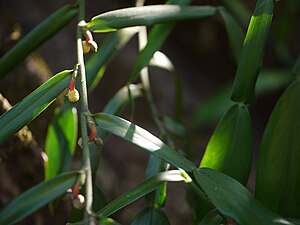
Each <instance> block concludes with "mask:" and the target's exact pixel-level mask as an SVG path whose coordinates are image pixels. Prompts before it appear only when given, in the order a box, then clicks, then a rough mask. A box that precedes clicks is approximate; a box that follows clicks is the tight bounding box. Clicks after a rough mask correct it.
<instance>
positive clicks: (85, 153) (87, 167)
mask: <svg viewBox="0 0 300 225" xmlns="http://www.w3.org/2000/svg"><path fill="white" fill-rule="evenodd" d="M84 19H85V0H79V15H78V21H79V22H80V21H82V20H84ZM76 38H77V61H78V65H79V72H80V83H81V85H80V87H81V89H80V95H81V97H80V103H81V114H80V119H81V135H82V157H83V165H82V167H83V169H84V171H85V172H86V178H85V179H86V180H85V214H84V224H89V218H90V215H91V214H92V203H93V188H92V186H93V184H92V172H91V162H90V151H89V145H88V125H87V115H88V114H89V107H88V97H87V96H88V93H87V85H86V74H85V64H84V57H83V48H82V28H81V27H79V26H77V34H76Z"/></svg>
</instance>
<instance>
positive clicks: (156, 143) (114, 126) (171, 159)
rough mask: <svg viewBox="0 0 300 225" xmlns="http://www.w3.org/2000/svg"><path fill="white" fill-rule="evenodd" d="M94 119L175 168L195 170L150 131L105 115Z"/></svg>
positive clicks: (97, 123) (98, 115)
mask: <svg viewBox="0 0 300 225" xmlns="http://www.w3.org/2000/svg"><path fill="white" fill-rule="evenodd" d="M94 119H95V122H96V125H97V126H99V127H100V128H102V129H104V130H106V131H108V132H110V133H113V134H114V135H116V136H119V137H121V138H123V139H125V140H127V141H129V142H131V143H133V144H135V145H138V146H140V147H141V148H143V149H145V150H147V151H149V152H151V153H152V154H154V155H156V156H157V157H159V158H161V159H163V160H165V161H166V162H168V163H170V164H172V165H173V166H175V167H179V168H181V169H184V170H186V171H192V170H194V169H195V165H194V164H193V163H192V162H191V161H189V160H188V159H186V158H184V156H182V155H181V154H180V153H178V152H176V151H174V150H172V149H171V148H170V147H169V146H167V145H166V144H164V143H163V142H162V141H161V140H160V139H158V138H157V137H155V136H154V135H152V134H151V133H149V132H148V131H146V130H144V129H143V128H141V127H139V126H136V125H134V124H133V123H130V122H129V121H127V120H125V119H122V118H120V117H117V116H114V115H110V114H105V113H98V114H95V115H94Z"/></svg>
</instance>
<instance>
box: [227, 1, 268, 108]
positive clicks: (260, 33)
mask: <svg viewBox="0 0 300 225" xmlns="http://www.w3.org/2000/svg"><path fill="white" fill-rule="evenodd" d="M273 8H274V0H258V1H257V4H256V8H255V11H254V13H253V15H252V18H251V21H250V24H249V27H248V31H247V34H246V37H245V40H244V44H243V50H242V56H241V58H240V61H239V64H238V68H237V72H236V76H235V80H234V84H233V91H232V95H231V99H232V100H233V101H235V102H239V103H248V102H249V101H250V100H251V98H252V95H253V92H254V88H255V83H256V79H257V76H258V74H259V72H260V68H261V65H262V62H263V56H264V51H265V46H266V42H267V38H268V35H269V30H270V26H271V22H272V17H273Z"/></svg>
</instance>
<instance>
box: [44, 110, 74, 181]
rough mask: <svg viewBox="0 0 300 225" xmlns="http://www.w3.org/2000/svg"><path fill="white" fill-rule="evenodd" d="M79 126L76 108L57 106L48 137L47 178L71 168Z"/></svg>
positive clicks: (46, 147)
mask: <svg viewBox="0 0 300 225" xmlns="http://www.w3.org/2000/svg"><path fill="white" fill-rule="evenodd" d="M77 126H78V124H77V110H76V108H71V107H67V106H62V107H58V108H56V110H55V113H54V118H53V119H52V122H51V124H50V125H49V127H48V133H47V137H46V144H45V152H46V154H47V161H46V163H45V179H49V178H52V177H54V176H56V175H57V174H59V173H62V172H66V171H68V170H69V168H70V165H71V160H72V156H73V154H74V151H75V147H76V143H77Z"/></svg>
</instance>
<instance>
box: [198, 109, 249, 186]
mask: <svg viewBox="0 0 300 225" xmlns="http://www.w3.org/2000/svg"><path fill="white" fill-rule="evenodd" d="M252 147H253V134H252V126H251V120H250V115H249V112H248V109H247V108H246V107H245V106H243V105H234V106H232V107H231V108H230V109H229V110H228V111H227V112H226V113H225V115H224V117H223V118H222V119H221V121H220V123H219V124H218V126H217V128H216V130H215V131H214V133H213V135H212V136H211V139H210V140H209V143H208V145H207V147H206V150H205V153H204V156H203V158H202V160H201V164H200V167H201V168H205V167H206V168H212V169H215V170H219V171H221V172H224V173H226V174H228V175H230V176H232V177H233V178H235V179H237V180H238V181H240V182H241V183H243V184H244V185H246V184H247V181H248V177H249V173H250V169H251V164H252Z"/></svg>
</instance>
